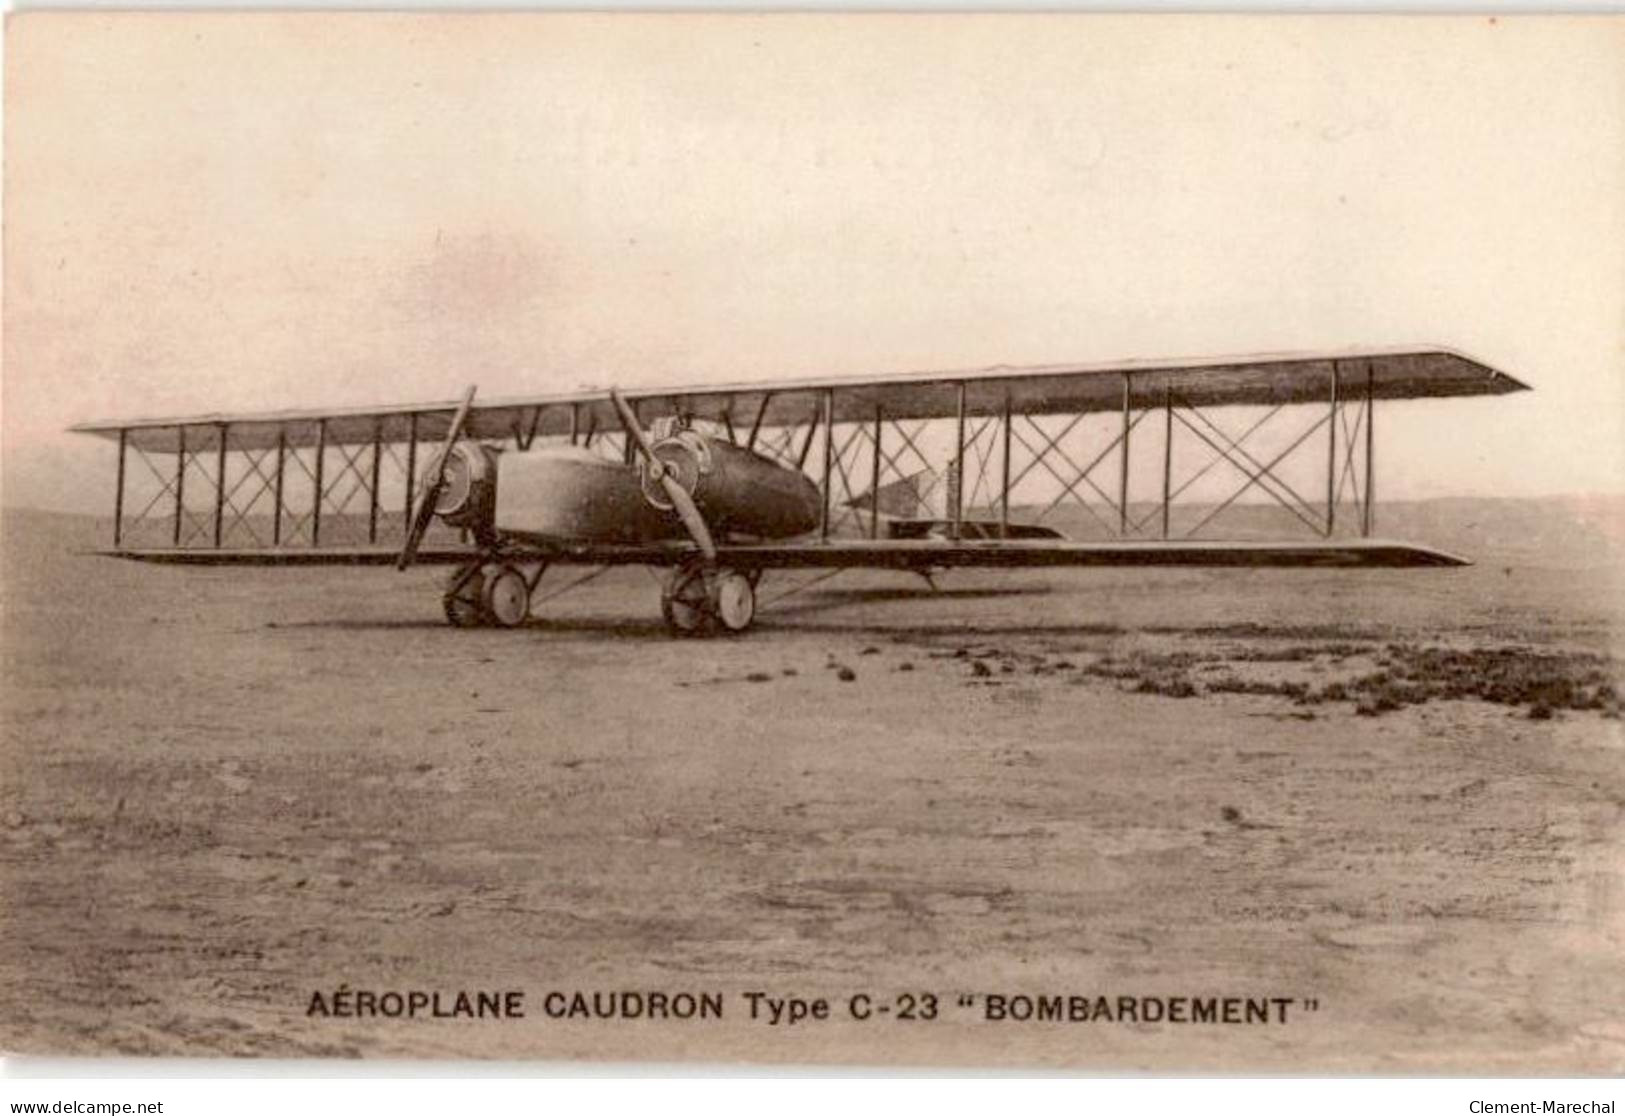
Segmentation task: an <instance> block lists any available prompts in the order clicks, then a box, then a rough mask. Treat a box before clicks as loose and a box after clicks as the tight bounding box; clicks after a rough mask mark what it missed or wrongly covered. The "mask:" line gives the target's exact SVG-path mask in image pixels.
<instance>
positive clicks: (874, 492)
mask: <svg viewBox="0 0 1625 1116" xmlns="http://www.w3.org/2000/svg"><path fill="white" fill-rule="evenodd" d="M880 424H881V412H880V404H879V403H876V404H875V460H874V466H873V467H872V468H871V469H870V470H869V478H870V479H869V537H870V538H871V539H878V538H879V537H880Z"/></svg>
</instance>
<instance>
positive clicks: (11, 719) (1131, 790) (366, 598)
mask: <svg viewBox="0 0 1625 1116" xmlns="http://www.w3.org/2000/svg"><path fill="white" fill-rule="evenodd" d="M86 528H87V524H86V523H85V522H83V521H73V520H66V519H61V518H57V517H47V516H38V515H20V514H8V516H7V518H6V520H5V539H4V542H5V550H4V568H3V592H4V614H3V615H4V629H3V639H4V647H3V651H4V659H3V665H4V687H5V690H4V705H3V716H4V721H3V731H4V751H3V754H0V897H3V906H0V1041H3V1044H4V1046H5V1047H6V1048H8V1049H12V1050H18V1051H26V1052H34V1053H58V1054H118V1053H137V1054H159V1055H214V1054H219V1055H275V1056H307V1055H314V1056H321V1055H339V1056H368V1057H403V1056H409V1057H430V1058H437V1057H524V1058H550V1059H563V1058H595V1059H613V1060H629V1059H638V1060H651V1059H652V1060H674V1059H685V1060H686V1059H704V1060H707V1061H734V1060H743V1059H752V1060H761V1061H774V1062H819V1061H841V1062H849V1063H885V1064H898V1063H903V1064H956V1065H1009V1064H1020V1065H1036V1064H1044V1065H1065V1066H1075V1067H1089V1068H1101V1069H1105V1068H1134V1067H1143V1068H1156V1069H1164V1070H1171V1069H1210V1068H1211V1069H1231V1070H1239V1069H1255V1070H1277V1071H1280V1070H1301V1071H1315V1070H1318V1071H1334V1072H1335V1071H1344V1070H1371V1071H1387V1072H1408V1071H1423V1070H1431V1071H1452V1070H1454V1071H1478V1072H1483V1073H1500V1072H1512V1071H1531V1072H1555V1071H1564V1070H1566V1071H1582V1072H1583V1071H1618V1070H1620V1069H1621V1068H1625V1007H1622V1006H1621V1005H1622V1003H1625V881H1622V876H1621V855H1620V851H1621V848H1622V837H1625V732H1622V728H1621V724H1622V722H1621V721H1620V720H1619V719H1618V695H1619V692H1620V689H1621V677H1620V676H1621V670H1620V660H1621V645H1620V633H1621V631H1625V597H1622V594H1621V582H1620V577H1619V574H1618V572H1617V571H1618V563H1617V555H1616V554H1614V553H1612V552H1609V551H1606V550H1604V551H1603V552H1601V557H1600V558H1599V556H1598V553H1596V552H1587V553H1585V554H1583V555H1580V556H1579V557H1574V556H1572V555H1569V556H1565V555H1563V554H1558V555H1556V556H1551V557H1550V558H1549V560H1543V561H1544V564H1536V563H1535V560H1534V559H1532V558H1531V557H1530V556H1529V553H1528V551H1529V550H1530V549H1531V548H1530V547H1529V546H1528V545H1527V543H1528V539H1527V538H1522V539H1520V540H1519V543H1520V544H1521V545H1523V546H1524V549H1521V550H1514V549H1509V550H1508V551H1507V552H1506V553H1505V554H1501V555H1497V554H1489V555H1485V554H1484V553H1482V552H1478V553H1476V555H1475V556H1477V557H1479V558H1481V564H1480V565H1478V566H1475V567H1473V568H1471V569H1466V570H1459V571H1455V570H1423V571H1370V572H1358V573H1351V572H1315V571H1253V572H1247V571H1212V572H1204V571H1183V572H1181V571H1161V572H1142V571H1133V570H1117V571H1094V572H1078V573H1056V572H1048V571H1046V572H1043V573H1034V574H1020V575H1016V576H997V575H988V574H979V575H973V574H962V575H954V576H952V577H950V578H947V579H945V580H944V581H943V583H942V590H941V591H940V592H935V593H933V592H932V591H931V590H929V589H928V588H927V587H926V586H925V585H924V584H923V583H922V582H920V581H919V580H918V579H913V578H910V577H907V576H903V575H879V574H876V575H871V574H850V575H843V576H841V577H839V578H837V579H834V580H833V581H829V582H826V583H824V584H822V585H818V586H815V587H813V588H810V589H808V590H806V591H805V592H802V593H799V594H796V595H793V596H790V597H788V598H786V599H785V600H783V601H781V602H779V603H777V604H775V605H771V606H769V607H768V608H767V609H766V611H765V612H764V614H763V617H762V620H761V621H760V626H759V627H758V629H757V630H756V631H755V632H753V633H752V634H751V635H750V636H748V637H746V638H744V639H739V640H721V641H710V642H704V643H695V642H684V641H676V640H672V639H670V638H668V637H667V636H666V634H665V632H664V630H663V628H662V627H661V625H660V621H659V616H658V605H657V588H656V585H655V583H654V581H653V580H652V579H651V578H650V577H649V576H648V574H647V573H646V572H644V571H642V570H637V569H634V570H623V571H616V572H613V573H611V574H609V575H606V576H604V577H603V578H600V579H598V580H596V581H593V582H592V583H591V584H590V585H587V586H584V587H583V588H582V589H581V590H579V591H578V592H577V593H574V594H571V595H569V596H567V597H564V598H561V599H559V600H558V601H555V602H549V603H548V604H547V605H545V606H544V607H543V612H544V617H543V619H540V620H538V621H536V622H534V623H533V624H532V625H530V626H528V627H526V628H524V629H521V630H519V631H514V632H491V631H474V632H467V631H456V630H452V629H450V628H448V627H446V626H445V625H444V624H443V623H442V622H441V620H440V614H439V609H440V605H439V597H438V579H439V577H440V576H441V574H440V572H439V571H434V570H417V571H413V572H412V573H410V574H408V575H394V574H391V573H387V572H382V571H349V570H332V571H326V570H324V571H297V570H280V571H278V570H268V571H255V572H242V571H229V570H210V569H202V570H180V569H164V568H153V567H142V566H138V565H133V564H125V563H118V562H113V561H109V560H105V559H97V558H93V557H84V556H76V555H75V554H74V553H73V550H74V549H75V547H77V546H82V545H85V544H86V543H88V542H89V541H90V540H88V539H86V538H85V537H84V535H83V531H85V530H86ZM1420 538H1421V540H1422V541H1434V540H1431V539H1429V538H1428V536H1426V535H1422V536H1420ZM1446 541H1448V540H1446ZM1570 559H1572V560H1570ZM568 576H571V575H570V573H569V572H568V571H565V572H560V573H553V574H550V575H549V581H548V582H546V583H544V591H545V590H546V588H547V586H548V585H553V586H556V585H557V584H559V583H560V582H561V581H562V580H564V579H565V578H567V577H568ZM797 580H798V579H797V578H792V577H789V576H786V577H784V578H782V579H779V580H773V579H770V580H769V581H768V582H767V583H765V585H764V590H763V596H764V599H767V598H771V597H773V596H774V595H775V593H777V592H780V591H782V590H784V589H787V588H789V587H791V586H792V585H794V584H795V583H796V581H797ZM843 668H844V669H843ZM847 676H850V677H847ZM1373 679H1377V680H1376V681H1373ZM1481 681H1482V684H1481ZM1380 694H1388V695H1389V697H1390V699H1391V700H1389V701H1388V702H1386V703H1384V702H1381V701H1379V700H1377V698H1378V696H1379V695H1380ZM1362 702H1364V703H1365V704H1364V706H1362ZM1537 706H1539V707H1542V709H1543V710H1544V712H1541V711H1537V708H1536V707H1537ZM1532 712H1533V714H1534V715H1533V716H1532V715H1531V714H1532ZM341 984H347V985H348V986H349V987H350V988H352V989H355V988H371V989H407V988H419V989H442V990H453V991H455V990H457V989H478V988H504V989H506V988H520V989H524V990H526V992H527V1005H528V1008H529V1014H528V1017H527V1018H526V1019H525V1020H523V1021H512V1022H493V1021H479V1022H470V1021H466V1020H464V1021H446V1020H440V1021H435V1020H424V1019H420V1020H416V1021H405V1020H387V1019H367V1020H353V1019H352V1020H330V1019H320V1018H309V1017H307V1015H306V1006H307V1004H308V1003H309V1001H310V998H311V994H312V993H313V992H315V991H318V990H321V991H324V992H330V991H332V990H334V989H336V988H338V987H339V986H340V985H341ZM551 989H582V990H587V991H591V990H594V989H601V990H606V991H608V990H622V989H627V990H666V991H678V990H690V991H700V990H720V991H724V992H728V993H730V994H732V993H736V992H741V991H745V990H753V989H754V990H762V991H768V992H773V993H800V994H804V995H827V996H831V997H841V998H842V1001H843V1002H844V997H845V996H847V995H849V994H851V993H855V992H869V993H872V994H875V995H877V996H878V997H890V996H892V995H894V994H897V993H903V992H911V991H912V992H922V991H933V992H936V993H938V994H939V995H940V996H942V997H943V998H944V1000H948V999H951V998H952V997H954V996H955V995H956V994H959V993H987V992H1006V993H1016V992H1022V993H1031V994H1064V993H1076V994H1087V995H1090V996H1095V995H1108V996H1113V997H1115V996H1117V995H1145V996H1179V995H1189V996H1198V995H1201V996H1208V995H1243V996H1247V995H1252V996H1285V997H1295V998H1315V999H1318V1001H1319V1004H1320V1008H1319V1010H1318V1011H1316V1012H1314V1013H1312V1014H1311V1013H1300V1014H1299V1015H1297V1016H1295V1017H1294V1018H1293V1020H1292V1021H1291V1022H1290V1023H1289V1024H1288V1025H1285V1026H1269V1027H1256V1026H1255V1027H1224V1026H1197V1025H1187V1026H1177V1025H1168V1024H1128V1025H1125V1024H1115V1023H1114V1024H1105V1023H1088V1024H1065V1023H1048V1022H1046V1023H1027V1024H1010V1023H1004V1024H999V1023H988V1022H982V1021H979V1020H978V1018H977V1017H976V1013H974V1012H969V1011H961V1010H945V1013H944V1014H945V1016H946V1017H945V1018H942V1019H938V1020H936V1021H934V1022H929V1023H927V1022H914V1023H904V1022H897V1021H884V1022H869V1023H855V1022H847V1021H842V1022H831V1023H825V1024H820V1025H817V1026H807V1027H802V1028H797V1029H793V1030H786V1029H784V1028H776V1029H775V1028H768V1027H766V1026H764V1025H762V1024H759V1023H752V1022H750V1021H748V1020H746V1019H744V1018H743V1017H742V1013H741V1012H739V1011H738V1010H737V1009H738V1007H739V1002H738V1001H737V1000H734V999H730V1000H729V1002H728V1018H727V1019H726V1020H724V1021H723V1022H720V1023H705V1024H701V1023H689V1024H677V1023H667V1024H663V1025H662V1024H652V1023H649V1022H619V1023H609V1022H560V1021H554V1020H550V1019H547V1018H546V1017H544V1015H543V1014H542V1012H541V1010H540V1002H541V998H542V996H543V994H544V993H545V992H546V991H548V990H551Z"/></svg>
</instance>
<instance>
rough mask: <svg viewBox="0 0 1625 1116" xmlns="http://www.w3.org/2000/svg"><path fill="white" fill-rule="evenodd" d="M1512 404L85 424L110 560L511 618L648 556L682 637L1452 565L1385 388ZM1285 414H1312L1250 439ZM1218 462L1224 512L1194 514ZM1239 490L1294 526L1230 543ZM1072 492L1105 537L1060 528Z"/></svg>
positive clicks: (844, 393)
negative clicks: (848, 612) (1392, 488)
mask: <svg viewBox="0 0 1625 1116" xmlns="http://www.w3.org/2000/svg"><path fill="white" fill-rule="evenodd" d="M1521 390H1527V385H1525V384H1523V383H1521V382H1519V381H1518V380H1516V379H1514V378H1512V377H1511V376H1508V375H1506V374H1505V373H1503V372H1499V371H1497V370H1495V369H1493V368H1490V367H1488V366H1486V365H1484V364H1482V363H1480V362H1478V361H1476V360H1473V359H1471V358H1469V357H1467V356H1464V355H1462V354H1460V353H1458V352H1454V351H1450V350H1446V349H1412V350H1383V351H1370V352H1352V353H1338V354H1321V355H1291V356H1266V357H1247V358H1238V359H1215V360H1201V361H1178V362H1143V363H1127V364H1113V365H1109V366H1087V365H1073V366H1043V367H1027V368H993V369H987V370H982V371H976V372H949V373H923V374H906V375H890V376H875V377H869V378H847V379H818V380H803V381H797V382H787V383H763V384H737V385H725V386H710V387H698V388H681V389H660V390H648V391H630V392H625V393H622V392H619V391H616V390H613V389H610V390H602V391H598V390H594V391H580V392H574V393H568V394H560V395H536V396H530V397H525V398H511V399H500V400H494V401H489V400H482V401H477V400H476V398H475V390H474V388H472V387H471V388H469V389H468V391H467V393H466V394H465V395H464V396H463V398H462V399H461V401H460V402H457V403H426V404H413V405H403V406H389V407H380V408H368V409H342V410H325V411H283V412H276V413H261V414H217V415H200V416H196V417H191V418H165V419H140V420H131V421H122V422H97V423H86V424H82V425H78V426H75V427H74V428H73V429H74V430H76V431H82V432H85V433H90V434H96V435H99V436H102V437H105V438H109V439H112V440H113V441H115V442H116V443H117V446H118V464H117V484H116V493H115V497H114V517H113V545H112V549H111V550H108V551H105V552H103V553H106V554H109V555H112V556H116V557H120V558H129V559H136V560H140V561H145V562H164V563H181V564H207V565H312V564H349V565H388V564H393V565H395V566H397V567H398V568H400V569H403V570H404V569H406V568H407V567H408V566H410V565H412V564H413V563H414V562H432V563H439V564H446V565H450V566H452V567H454V568H453V571H452V573H451V575H450V577H449V579H448V581H447V583H446V586H445V589H444V593H443V603H444V609H445V614H446V617H447V619H448V620H449V621H450V622H451V623H452V624H454V625H459V626H474V625H495V626H502V627H514V626H517V625H520V624H522V623H524V622H525V621H526V620H527V619H528V618H529V617H530V616H531V614H532V611H533V609H534V608H535V607H536V606H537V605H539V604H540V602H541V601H542V600H543V599H546V598H543V597H541V596H539V595H538V588H539V585H540V583H541V580H542V576H543V574H544V572H545V571H546V570H548V569H550V568H552V567H555V566H589V567H594V568H595V569H594V570H593V571H592V572H589V573H588V574H587V575H586V576H587V577H589V578H590V577H591V576H595V574H596V573H597V572H599V571H600V570H601V569H603V568H609V567H613V566H619V565H626V564H642V565H646V566H651V567H658V568H663V569H665V570H667V571H669V572H668V573H667V575H666V576H665V578H664V581H663V589H662V593H661V610H662V614H663V616H664V617H665V621H666V623H667V625H668V626H669V627H670V629H671V630H672V632H674V633H676V634H678V635H701V634H712V633H726V632H742V631H744V630H746V629H747V628H749V627H750V626H751V624H752V622H753V620H754V619H755V616H756V605H757V587H758V584H759V583H760V581H761V579H762V577H763V575H764V574H765V573H766V572H768V571H779V570H791V569H809V570H821V571H838V570H843V569H849V568H858V567H868V568H879V569H890V570H899V571H905V572H911V573H915V574H921V575H924V576H926V578H927V579H928V580H929V579H930V577H931V575H932V574H934V573H936V572H938V571H943V570H948V569H954V568H960V567H1000V568H1012V567H1039V566H1108V565H1113V566H1315V567H1328V566H1329V567H1370V566H1384V567H1399V566H1407V567H1409V566H1449V565H1461V564H1463V560H1462V559H1459V558H1456V557H1453V556H1451V555H1448V554H1444V553H1441V552H1439V551H1436V550H1432V549H1429V548H1427V547H1425V546H1421V545H1417V544H1412V543H1405V542H1396V541H1382V540H1379V539H1375V538H1373V537H1372V528H1373V512H1374V504H1375V496H1376V493H1375V479H1376V478H1375V472H1374V469H1375V431H1376V426H1375V418H1376V403H1377V402H1378V401H1379V400H1385V401H1386V400H1407V399H1423V398H1437V397H1454V396H1473V395H1501V394H1506V393H1509V392H1514V391H1521ZM1225 408H1231V409H1233V410H1232V411H1230V412H1229V413H1230V414H1232V415H1244V416H1246V417H1248V418H1249V419H1250V421H1248V422H1247V424H1246V426H1245V428H1244V429H1237V428H1236V427H1237V425H1238V424H1237V423H1236V421H1235V420H1233V419H1232V420H1231V421H1230V424H1229V426H1228V427H1227V426H1226V425H1225V423H1223V422H1221V421H1219V419H1216V418H1215V417H1214V415H1213V413H1214V412H1220V411H1223V409H1225ZM1282 414H1286V415H1288V416H1292V415H1296V416H1300V420H1299V424H1300V425H1303V429H1301V430H1298V431H1297V432H1296V433H1295V434H1293V433H1291V432H1289V433H1288V436H1287V437H1286V438H1285V440H1284V444H1281V445H1280V448H1275V447H1274V446H1271V447H1270V448H1269V449H1268V450H1259V449H1257V448H1255V447H1257V446H1258V445H1259V444H1260V441H1261V432H1262V431H1263V430H1265V428H1266V427H1268V426H1269V425H1270V424H1271V423H1272V422H1275V421H1277V416H1278V415H1282ZM1304 415H1307V417H1308V421H1307V423H1306V424H1305V423H1303V422H1302V420H1301V416H1304ZM1255 416H1256V417H1255ZM1148 420H1149V421H1148ZM1158 420H1160V421H1158ZM1279 421H1285V420H1279ZM1142 426H1148V427H1150V428H1151V430H1152V431H1153V433H1151V436H1150V438H1149V439H1148V438H1147V437H1146V432H1145V431H1142ZM1158 426H1160V427H1161V428H1162V429H1161V431H1160V433H1156V432H1154V431H1155V428H1156V427H1158ZM1131 447H1132V448H1133V450H1134V452H1133V453H1131ZM1148 450H1149V451H1150V452H1149V454H1148V452H1147V451H1148ZM1176 450H1178V451H1179V452H1177V453H1176ZM1192 450H1195V451H1196V457H1195V458H1194V459H1193V458H1192V453H1191V451H1192ZM1322 453H1323V454H1324V457H1322V456H1321V454H1322ZM420 458H422V459H424V460H425V461H426V462H427V468H426V469H424V470H423V471H422V474H421V476H420V475H419V468H418V465H419V460H420ZM1303 458H1309V459H1311V464H1312V466H1313V469H1314V483H1315V485H1316V488H1317V489H1318V485H1319V481H1320V480H1321V472H1322V466H1321V465H1320V462H1321V461H1323V462H1324V468H1323V479H1324V485H1325V490H1324V495H1323V498H1321V494H1320V493H1319V492H1318V491H1317V492H1316V493H1315V495H1316V498H1315V499H1313V500H1311V499H1310V498H1308V497H1306V496H1305V495H1304V494H1303V492H1302V491H1300V489H1301V488H1303V486H1304V483H1305V482H1304V481H1303V480H1302V479H1301V478H1289V477H1288V476H1287V470H1286V469H1285V467H1284V464H1285V463H1286V462H1287V461H1288V460H1289V459H1294V460H1299V461H1301V460H1302V459H1303ZM132 461H134V462H137V463H139V465H140V466H144V470H141V469H139V468H138V469H137V470H132V469H131V462H132ZM1176 462H1177V465H1176ZM1136 463H1138V464H1136ZM1215 470H1218V472H1217V473H1215ZM1227 474H1228V475H1230V477H1231V479H1232V480H1234V481H1235V487H1234V491H1233V492H1231V493H1230V494H1229V496H1228V498H1227V499H1224V500H1211V501H1209V502H1207V503H1205V504H1201V505H1198V506H1197V507H1196V508H1195V509H1194V510H1192V509H1191V508H1190V506H1189V504H1188V502H1182V501H1181V500H1180V497H1181V496H1182V495H1184V494H1186V493H1187V492H1189V491H1192V490H1193V488H1194V486H1196V485H1197V484H1198V482H1199V481H1202V480H1203V479H1204V478H1206V479H1207V482H1208V483H1209V484H1210V485H1211V483H1212V482H1213V480H1214V479H1216V478H1220V477H1223V476H1225V475H1227ZM143 485H144V486H145V487H144V488H143ZM1148 489H1151V490H1152V491H1149V492H1148V491H1147V490H1148ZM1198 491H1200V490H1198ZM1250 493H1251V494H1262V495H1263V496H1264V497H1265V498H1267V499H1268V500H1269V501H1271V502H1272V503H1273V504H1274V505H1276V506H1278V508H1279V509H1284V510H1285V512H1286V513H1288V518H1289V521H1290V522H1292V523H1293V524H1294V525H1295V526H1296V528H1297V529H1298V530H1299V531H1300V532H1302V534H1301V535H1300V537H1298V538H1285V539H1282V538H1264V539H1261V538H1256V537H1253V538H1245V537H1235V536H1233V535H1231V536H1224V537H1216V536H1222V534H1223V523H1224V513H1225V511H1226V509H1229V508H1231V507H1232V506H1233V505H1235V504H1236V502H1237V501H1238V500H1241V499H1242V498H1243V497H1244V496H1247V495H1248V494H1250ZM137 500H140V501H141V504H142V506H140V510H138V511H136V512H134V513H133V514H131V513H130V512H129V510H128V509H129V508H130V507H131V506H134V505H136V502H137ZM267 505H268V506H267ZM1062 508H1065V509H1068V510H1070V511H1072V512H1073V513H1074V515H1075V517H1077V516H1078V515H1083V514H1085V513H1086V516H1087V518H1086V519H1084V520H1083V522H1084V524H1085V526H1086V528H1087V530H1088V532H1089V534H1090V536H1091V537H1088V538H1079V537H1063V535H1062V533H1061V532H1060V531H1059V530H1057V529H1056V528H1055V527H1054V526H1052V525H1049V524H1046V522H1045V520H1046V519H1049V518H1052V513H1055V512H1057V511H1058V510H1059V509H1062ZM1340 510H1345V511H1352V513H1353V514H1352V515H1348V514H1345V515H1344V516H1342V517H1340V516H1339V511H1340ZM581 580H585V578H580V577H578V578H577V580H576V581H574V582H571V583H570V585H574V584H578V583H579V582H580V581H581ZM568 587H570V586H566V588H568ZM553 595H556V594H552V593H550V594H549V595H548V597H549V598H550V597H551V596H553Z"/></svg>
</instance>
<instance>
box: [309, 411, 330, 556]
mask: <svg viewBox="0 0 1625 1116" xmlns="http://www.w3.org/2000/svg"><path fill="white" fill-rule="evenodd" d="M326 457H327V420H326V419H317V420H316V508H315V511H314V513H313V516H312V518H311V521H310V545H311V546H321V545H322V461H323V460H324V459H325V458H326Z"/></svg>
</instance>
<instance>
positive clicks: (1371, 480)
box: [1360, 360, 1377, 538]
mask: <svg viewBox="0 0 1625 1116" xmlns="http://www.w3.org/2000/svg"><path fill="white" fill-rule="evenodd" d="M1372 386H1373V385H1372V383H1371V362H1370V361H1369V360H1368V361H1366V362H1365V504H1364V512H1365V516H1364V519H1363V520H1362V522H1361V524H1360V529H1361V531H1362V532H1364V534H1365V537H1366V538H1370V537H1371V528H1372V526H1373V524H1375V523H1376V507H1377V468H1376V460H1377V458H1376V453H1377V438H1376V434H1375V433H1374V432H1375V430H1376V426H1377V401H1376V399H1375V398H1373V394H1372Z"/></svg>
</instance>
